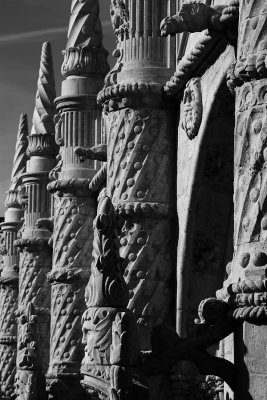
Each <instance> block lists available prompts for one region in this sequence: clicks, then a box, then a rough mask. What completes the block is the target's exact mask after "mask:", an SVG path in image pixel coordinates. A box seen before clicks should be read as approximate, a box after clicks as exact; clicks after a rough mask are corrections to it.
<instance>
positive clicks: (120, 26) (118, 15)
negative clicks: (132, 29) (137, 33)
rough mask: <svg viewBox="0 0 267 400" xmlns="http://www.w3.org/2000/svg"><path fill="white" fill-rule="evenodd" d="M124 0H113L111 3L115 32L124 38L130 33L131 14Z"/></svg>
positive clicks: (121, 38)
mask: <svg viewBox="0 0 267 400" xmlns="http://www.w3.org/2000/svg"><path fill="white" fill-rule="evenodd" d="M128 14H129V13H128V10H127V8H126V6H125V2H124V1H123V0H112V1H111V5H110V15H111V23H112V27H113V29H114V32H115V34H116V35H117V36H118V38H120V40H123V39H124V37H125V38H127V35H128V33H129V15H128Z"/></svg>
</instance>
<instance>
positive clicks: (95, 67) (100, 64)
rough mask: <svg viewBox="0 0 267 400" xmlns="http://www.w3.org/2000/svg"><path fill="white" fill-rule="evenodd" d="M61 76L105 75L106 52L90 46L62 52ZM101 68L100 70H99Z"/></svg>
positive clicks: (72, 48)
mask: <svg viewBox="0 0 267 400" xmlns="http://www.w3.org/2000/svg"><path fill="white" fill-rule="evenodd" d="M63 54H64V61H63V64H62V70H61V72H62V75H64V76H69V75H83V74H90V73H102V74H105V73H106V72H107V71H108V69H109V67H108V64H107V61H106V57H107V52H106V50H104V49H103V48H101V49H97V48H95V47H92V46H85V47H70V48H69V49H67V50H65V51H64V52H63ZM99 68H101V69H99Z"/></svg>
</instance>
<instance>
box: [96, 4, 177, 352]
mask: <svg viewBox="0 0 267 400" xmlns="http://www.w3.org/2000/svg"><path fill="white" fill-rule="evenodd" d="M175 10H176V8H175V1H172V0H170V1H165V0H164V1H162V0H150V1H149V0H148V1H147V0H138V1H135V0H129V1H115V0H112V2H111V19H112V24H113V28H114V31H115V33H116V35H117V49H116V50H115V52H114V53H113V54H114V55H115V56H116V57H117V63H116V65H115V67H114V68H113V69H112V70H111V71H110V73H109V74H108V75H107V77H106V80H105V87H104V89H103V90H102V91H101V92H100V93H99V96H98V100H99V102H101V103H102V104H103V106H104V111H105V112H106V114H107V132H108V141H107V148H108V157H107V159H108V161H107V191H108V196H110V197H111V199H112V202H113V204H114V205H115V208H116V212H117V213H118V214H119V215H120V216H121V217H122V221H123V226H122V229H121V233H120V255H121V257H123V258H124V259H125V263H124V268H125V272H124V276H125V279H126V282H127V284H128V287H129V290H130V302H129V308H130V309H132V310H133V312H134V314H135V316H136V318H137V321H138V327H139V334H140V340H141V348H142V350H148V349H150V332H151V329H152V327H153V326H155V325H157V324H160V323H166V322H169V323H170V322H173V323H174V312H172V311H171V310H174V309H175V305H174V303H172V300H173V299H174V293H175V248H176V239H177V238H176V234H177V232H176V226H177V220H176V216H175V168H174V166H175V158H174V152H175V142H176V139H175V121H174V118H173V116H174V115H175V111H174V110H173V111H172V108H171V104H170V103H169V102H168V100H167V99H164V98H163V94H162V93H163V86H164V84H165V82H166V80H167V79H168V77H169V76H170V75H171V74H172V73H173V72H174V68H175V42H174V41H173V39H171V38H168V39H165V38H162V37H161V36H160V30H159V27H160V21H161V19H162V18H163V17H164V16H165V15H170V14H171V13H172V12H175ZM172 318H173V320H172Z"/></svg>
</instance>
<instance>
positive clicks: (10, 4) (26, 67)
mask: <svg viewBox="0 0 267 400" xmlns="http://www.w3.org/2000/svg"><path fill="white" fill-rule="evenodd" d="M99 3H100V7H101V21H102V24H103V33H104V46H105V47H106V49H107V50H108V51H109V52H110V53H111V52H112V50H113V49H114V47H115V38H114V34H113V31H112V28H111V24H110V18H109V1H107V0H99ZM70 5H71V0H2V1H1V14H0V54H1V61H0V135H1V136H0V216H2V215H3V213H4V202H5V196H6V195H5V192H6V190H7V189H8V187H9V184H10V175H11V169H12V161H13V155H14V150H15V144H16V136H17V127H18V122H19V116H20V114H21V113H22V112H26V113H27V114H28V119H29V128H31V120H32V114H33V109H34V99H35V92H36V84H37V78H38V70H39V60H40V52H41V45H42V43H43V42H44V41H46V40H47V41H50V42H51V44H52V51H53V59H54V70H55V79H56V87H57V95H60V85H61V81H62V79H63V78H62V76H61V74H60V68H61V63H62V54H61V51H62V50H63V49H64V48H65V45H66V39H67V28H68V22H69V12H70Z"/></svg>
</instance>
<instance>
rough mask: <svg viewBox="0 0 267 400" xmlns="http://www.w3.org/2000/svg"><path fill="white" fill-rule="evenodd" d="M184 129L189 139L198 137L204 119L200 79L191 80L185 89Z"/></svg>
mask: <svg viewBox="0 0 267 400" xmlns="http://www.w3.org/2000/svg"><path fill="white" fill-rule="evenodd" d="M182 118H183V119H182V128H183V129H184V130H185V132H186V134H187V136H188V138H189V139H194V137H195V136H197V134H198V131H199V127H200V124H201V119H202V96H201V84H200V78H193V79H191V80H190V81H189V82H188V83H187V85H186V88H185V91H184V98H183V111H182Z"/></svg>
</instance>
